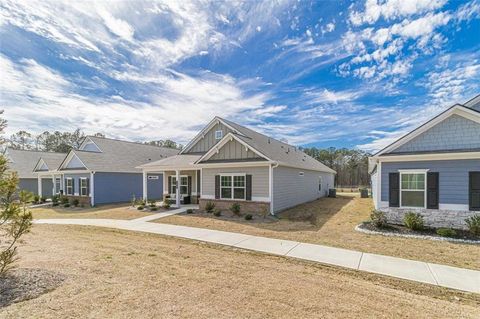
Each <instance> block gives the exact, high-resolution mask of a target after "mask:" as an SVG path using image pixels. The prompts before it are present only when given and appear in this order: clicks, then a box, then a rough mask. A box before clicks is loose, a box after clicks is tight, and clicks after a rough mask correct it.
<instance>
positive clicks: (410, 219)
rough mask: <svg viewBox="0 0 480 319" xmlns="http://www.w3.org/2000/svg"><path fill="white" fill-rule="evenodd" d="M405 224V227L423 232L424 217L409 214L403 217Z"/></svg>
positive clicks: (412, 213)
mask: <svg viewBox="0 0 480 319" xmlns="http://www.w3.org/2000/svg"><path fill="white" fill-rule="evenodd" d="M403 223H404V224H405V227H407V228H409V229H411V230H422V229H423V217H422V215H420V214H418V213H414V212H408V213H406V214H405V217H403Z"/></svg>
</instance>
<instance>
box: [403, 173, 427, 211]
mask: <svg viewBox="0 0 480 319" xmlns="http://www.w3.org/2000/svg"><path fill="white" fill-rule="evenodd" d="M428 171H429V170H428V169H419V170H399V171H398V172H399V173H400V180H399V183H400V185H399V186H400V187H399V190H400V208H408V209H419V208H420V209H421V208H424V209H426V208H427V172H428ZM409 174H417V175H424V177H423V178H424V180H423V190H420V189H403V187H402V175H409ZM403 191H406V192H422V191H423V207H411V206H403V199H402V192H403Z"/></svg>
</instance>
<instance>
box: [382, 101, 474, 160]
mask: <svg viewBox="0 0 480 319" xmlns="http://www.w3.org/2000/svg"><path fill="white" fill-rule="evenodd" d="M452 115H459V116H462V117H464V118H466V119H469V120H472V121H475V122H477V123H480V113H478V112H475V111H473V110H471V109H469V108H467V107H465V106H463V105H460V104H456V105H454V106H452V107H451V108H449V109H447V110H446V111H444V112H443V113H440V114H439V115H437V116H436V117H434V118H433V119H431V120H429V121H428V122H426V123H424V124H423V125H422V126H419V127H417V128H416V129H414V130H413V131H411V132H409V133H407V134H405V135H404V136H402V137H400V138H399V139H398V140H396V141H395V142H394V143H392V144H390V145H389V146H387V147H385V148H384V149H382V150H381V151H380V152H378V153H377V154H375V156H380V155H382V154H384V153H389V152H391V151H393V150H395V149H397V148H399V147H400V146H402V145H404V144H406V143H408V142H409V141H411V140H413V139H414V138H415V137H417V136H419V135H420V134H422V133H424V132H426V131H428V130H429V129H431V128H432V127H434V126H435V125H437V124H439V123H441V122H443V121H444V120H446V119H447V118H449V117H450V116H452Z"/></svg>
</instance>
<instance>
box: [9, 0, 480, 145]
mask: <svg viewBox="0 0 480 319" xmlns="http://www.w3.org/2000/svg"><path fill="white" fill-rule="evenodd" d="M0 7H1V10H0V63H1V66H0V72H1V78H0V86H1V87H0V89H1V90H0V105H1V107H2V108H3V109H4V110H5V117H6V118H7V119H8V121H9V128H8V131H7V133H8V134H11V133H13V132H15V131H17V130H21V129H24V130H29V131H31V132H42V131H44V130H73V129H75V128H77V127H79V128H81V129H83V130H84V131H86V132H87V133H94V132H102V133H105V134H106V135H107V136H109V137H116V138H124V139H129V140H136V141H141V140H155V139H167V138H169V139H173V140H176V141H178V142H180V143H186V142H188V140H189V139H191V138H192V137H193V136H194V135H195V133H196V132H198V130H199V129H201V127H202V126H203V125H205V124H206V123H207V122H208V121H209V120H210V119H211V118H213V116H215V115H219V116H222V117H225V118H228V119H230V120H233V121H236V122H238V123H240V124H244V125H247V126H250V127H252V128H254V129H256V130H259V131H261V132H264V133H266V134H268V135H271V136H273V137H276V138H280V139H285V140H287V141H288V142H289V143H291V144H295V145H303V146H318V147H329V146H335V147H358V148H361V149H365V150H377V149H379V148H380V147H382V146H383V145H385V144H387V143H389V142H391V141H392V140H393V139H395V138H397V137H399V136H400V135H402V134H404V133H406V132H407V131H408V130H410V129H412V128H414V127H415V126H417V125H419V124H421V123H422V122H423V121H425V120H426V119H428V118H430V117H432V116H434V115H435V114H437V113H439V112H441V111H442V110H444V109H445V108H446V107H448V106H449V105H451V104H453V103H455V102H465V101H466V100H468V99H469V98H471V97H473V96H474V95H476V94H478V93H480V35H479V33H480V1H478V0H475V1H444V0H433V1H432V0H411V1H406V0H385V1H371V0H367V1H358V2H349V1H266V2H260V1H245V2H233V1H230V2H226V3H223V2H219V1H194V2H187V1H181V2H180V1H159V2H155V1H148V2H142V1H130V2H127V1H123V2H118V1H116V2H97V3H94V2H93V1H92V2H79V1H76V2H72V1H66V2H61V1H53V2H50V1H42V2H34V1H25V2H22V1H8V0H1V1H0Z"/></svg>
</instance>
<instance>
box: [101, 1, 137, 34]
mask: <svg viewBox="0 0 480 319" xmlns="http://www.w3.org/2000/svg"><path fill="white" fill-rule="evenodd" d="M97 12H98V14H99V15H100V16H101V17H102V19H103V21H104V22H105V25H106V26H107V28H108V29H109V30H110V31H111V32H112V33H114V34H116V35H118V36H119V37H121V38H124V39H126V40H132V39H133V34H134V29H133V27H132V26H131V25H129V24H128V23H127V22H125V21H123V20H121V19H117V18H115V17H114V16H112V14H111V13H110V12H108V11H107V9H106V8H104V7H102V6H100V5H97Z"/></svg>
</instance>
